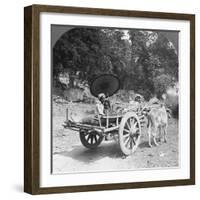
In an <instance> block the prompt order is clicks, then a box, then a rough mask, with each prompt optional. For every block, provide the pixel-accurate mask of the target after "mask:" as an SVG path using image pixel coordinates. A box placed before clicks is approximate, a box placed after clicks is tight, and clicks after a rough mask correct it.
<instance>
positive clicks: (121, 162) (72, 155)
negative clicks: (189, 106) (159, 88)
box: [52, 105, 179, 174]
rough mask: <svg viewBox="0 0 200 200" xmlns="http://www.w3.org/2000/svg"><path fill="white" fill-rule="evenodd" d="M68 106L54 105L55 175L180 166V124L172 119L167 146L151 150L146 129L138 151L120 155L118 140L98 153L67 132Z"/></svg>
mask: <svg viewBox="0 0 200 200" xmlns="http://www.w3.org/2000/svg"><path fill="white" fill-rule="evenodd" d="M65 108H66V105H54V106H53V114H54V117H53V156H52V159H53V173H55V174H57V173H73V172H95V171H118V170H135V169H143V168H160V167H162V168H163V167H164V168H165V167H178V164H179V152H178V141H179V140H178V121H177V120H175V119H170V120H169V127H168V135H167V143H162V144H161V145H159V146H157V147H156V146H154V147H153V148H149V146H148V138H147V133H146V129H144V130H143V134H142V137H141V143H140V145H139V147H138V149H137V150H136V152H135V153H134V154H133V155H131V156H128V157H124V156H122V154H121V151H120V147H119V144H118V143H116V142H115V141H103V142H102V144H101V145H100V146H99V147H98V148H97V149H95V150H89V149H86V148H85V147H84V146H83V145H82V144H81V142H80V139H79V134H78V133H77V132H75V131H72V130H69V129H64V128H63V127H62V123H63V122H64V120H65Z"/></svg>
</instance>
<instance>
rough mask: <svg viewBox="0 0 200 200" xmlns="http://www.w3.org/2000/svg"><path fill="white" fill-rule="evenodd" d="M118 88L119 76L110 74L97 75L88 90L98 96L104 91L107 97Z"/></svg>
mask: <svg viewBox="0 0 200 200" xmlns="http://www.w3.org/2000/svg"><path fill="white" fill-rule="evenodd" d="M119 88H120V81H119V78H118V77H117V76H115V75H112V74H103V75H99V76H97V77H95V78H94V79H93V81H92V82H91V84H90V92H91V94H92V95H94V96H95V97H98V95H99V94H100V93H104V94H105V95H106V96H107V97H108V96H112V95H113V94H115V93H116V92H117V91H118V90H119Z"/></svg>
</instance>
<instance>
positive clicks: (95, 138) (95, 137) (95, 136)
mask: <svg viewBox="0 0 200 200" xmlns="http://www.w3.org/2000/svg"><path fill="white" fill-rule="evenodd" d="M94 140H95V143H96V142H97V135H94Z"/></svg>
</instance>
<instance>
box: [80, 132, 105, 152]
mask: <svg viewBox="0 0 200 200" xmlns="http://www.w3.org/2000/svg"><path fill="white" fill-rule="evenodd" d="M103 138H104V137H103V135H102V134H100V133H99V132H97V131H90V132H89V131H87V130H83V131H80V139H81V143H82V144H83V145H84V146H85V147H87V148H89V149H95V148H96V147H97V146H99V145H100V143H101V142H102V141H103Z"/></svg>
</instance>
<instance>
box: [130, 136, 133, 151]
mask: <svg viewBox="0 0 200 200" xmlns="http://www.w3.org/2000/svg"><path fill="white" fill-rule="evenodd" d="M132 148H133V140H132V138H130V149H132Z"/></svg>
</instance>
